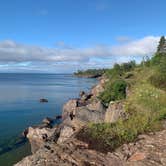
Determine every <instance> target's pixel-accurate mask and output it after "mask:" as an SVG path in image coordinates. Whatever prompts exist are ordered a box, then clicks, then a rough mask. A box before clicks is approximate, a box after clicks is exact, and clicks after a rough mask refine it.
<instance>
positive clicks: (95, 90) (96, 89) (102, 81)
mask: <svg viewBox="0 0 166 166" xmlns="http://www.w3.org/2000/svg"><path fill="white" fill-rule="evenodd" d="M107 81H108V79H106V78H105V77H102V78H101V79H100V81H99V83H98V84H97V85H96V86H94V87H93V88H92V90H91V94H93V96H94V97H96V96H98V95H99V94H100V93H101V92H103V91H104V86H105V83H106V82H107Z"/></svg>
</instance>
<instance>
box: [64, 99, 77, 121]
mask: <svg viewBox="0 0 166 166" xmlns="http://www.w3.org/2000/svg"><path fill="white" fill-rule="evenodd" d="M77 107H78V99H72V100H69V101H68V102H67V103H66V104H64V106H63V111H62V119H63V120H64V119H66V118H67V117H69V114H70V113H71V112H73V114H75V112H76V109H77Z"/></svg>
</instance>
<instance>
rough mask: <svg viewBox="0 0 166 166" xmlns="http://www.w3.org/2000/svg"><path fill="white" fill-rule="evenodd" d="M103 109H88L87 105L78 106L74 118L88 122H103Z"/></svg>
mask: <svg viewBox="0 0 166 166" xmlns="http://www.w3.org/2000/svg"><path fill="white" fill-rule="evenodd" d="M104 115H105V110H102V109H101V110H98V111H95V110H90V109H88V108H87V107H80V108H78V110H77V111H76V115H75V118H77V119H79V120H80V121H82V122H85V123H88V122H93V123H101V122H104Z"/></svg>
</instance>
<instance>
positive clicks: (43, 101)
mask: <svg viewBox="0 0 166 166" xmlns="http://www.w3.org/2000/svg"><path fill="white" fill-rule="evenodd" d="M47 102H48V100H47V99H44V98H43V99H40V103H47Z"/></svg>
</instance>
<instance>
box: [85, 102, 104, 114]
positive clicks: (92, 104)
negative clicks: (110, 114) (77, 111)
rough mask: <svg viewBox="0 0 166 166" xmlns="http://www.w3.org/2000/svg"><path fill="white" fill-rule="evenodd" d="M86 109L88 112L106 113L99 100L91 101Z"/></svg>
mask: <svg viewBox="0 0 166 166" xmlns="http://www.w3.org/2000/svg"><path fill="white" fill-rule="evenodd" d="M86 107H87V108H88V109H89V110H93V111H94V110H95V111H103V112H104V111H106V108H105V106H104V105H103V104H102V102H101V101H100V100H97V99H95V100H93V101H91V102H90V103H89V104H87V105H86Z"/></svg>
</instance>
